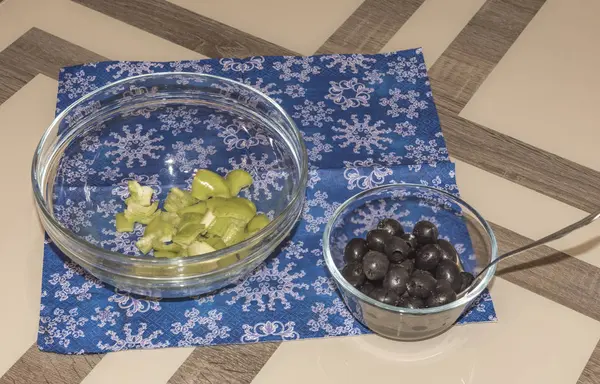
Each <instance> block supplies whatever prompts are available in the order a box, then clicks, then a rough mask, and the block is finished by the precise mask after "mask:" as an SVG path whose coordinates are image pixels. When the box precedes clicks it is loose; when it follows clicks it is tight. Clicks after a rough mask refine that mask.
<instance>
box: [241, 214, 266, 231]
mask: <svg viewBox="0 0 600 384" xmlns="http://www.w3.org/2000/svg"><path fill="white" fill-rule="evenodd" d="M268 224H269V218H268V217H267V216H266V215H264V214H262V213H261V214H260V215H256V216H254V218H253V219H252V220H250V222H249V223H248V225H247V226H246V228H247V230H248V233H249V234H250V235H252V234H254V233H256V232H258V231H260V230H261V229H263V228H264V227H266V226H267V225H268Z"/></svg>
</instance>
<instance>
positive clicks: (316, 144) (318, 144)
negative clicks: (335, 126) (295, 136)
mask: <svg viewBox="0 0 600 384" xmlns="http://www.w3.org/2000/svg"><path fill="white" fill-rule="evenodd" d="M302 136H303V137H304V141H305V142H307V143H310V144H311V145H310V146H309V147H310V149H308V150H307V153H308V158H309V160H310V161H318V160H323V155H322V153H330V152H332V151H333V146H332V145H331V144H329V143H327V142H326V141H325V140H326V139H325V135H323V134H321V133H313V134H312V135H310V136H308V135H306V134H305V133H304V132H302Z"/></svg>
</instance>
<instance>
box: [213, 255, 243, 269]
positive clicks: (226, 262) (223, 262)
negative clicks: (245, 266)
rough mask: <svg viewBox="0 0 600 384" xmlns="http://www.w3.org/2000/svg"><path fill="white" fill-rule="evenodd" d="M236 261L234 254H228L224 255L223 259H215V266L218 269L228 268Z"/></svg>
mask: <svg viewBox="0 0 600 384" xmlns="http://www.w3.org/2000/svg"><path fill="white" fill-rule="evenodd" d="M237 261H238V258H237V255H236V254H235V253H232V254H229V255H225V256H223V257H220V258H218V259H217V265H218V266H219V267H220V268H225V267H228V266H230V265H231V264H233V263H235V262H237Z"/></svg>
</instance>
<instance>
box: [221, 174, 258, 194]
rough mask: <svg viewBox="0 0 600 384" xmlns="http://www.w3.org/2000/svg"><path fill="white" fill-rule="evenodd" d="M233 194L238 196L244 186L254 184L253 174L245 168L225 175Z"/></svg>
mask: <svg viewBox="0 0 600 384" xmlns="http://www.w3.org/2000/svg"><path fill="white" fill-rule="evenodd" d="M225 181H226V182H227V186H228V187H229V192H230V193H231V196H237V195H238V193H240V191H241V190H242V189H243V188H246V187H248V186H250V185H252V176H250V174H249V173H248V172H246V171H244V170H243V169H235V170H233V171H231V172H229V173H228V174H227V176H226V177H225Z"/></svg>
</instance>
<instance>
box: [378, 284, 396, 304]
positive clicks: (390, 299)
mask: <svg viewBox="0 0 600 384" xmlns="http://www.w3.org/2000/svg"><path fill="white" fill-rule="evenodd" d="M384 289H385V288H384ZM398 300H400V295H398V294H397V293H396V292H394V291H386V293H385V297H384V298H383V300H379V301H381V302H382V303H384V304H389V305H396V303H397V302H398Z"/></svg>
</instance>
